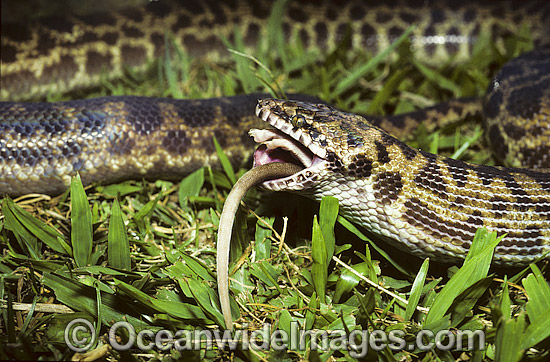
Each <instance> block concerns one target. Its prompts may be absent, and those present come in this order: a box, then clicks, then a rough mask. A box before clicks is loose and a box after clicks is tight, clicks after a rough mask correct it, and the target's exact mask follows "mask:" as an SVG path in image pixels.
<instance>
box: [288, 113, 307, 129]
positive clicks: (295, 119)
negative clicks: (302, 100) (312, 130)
mask: <svg viewBox="0 0 550 362" xmlns="http://www.w3.org/2000/svg"><path fill="white" fill-rule="evenodd" d="M290 123H292V126H293V127H295V128H300V127H303V126H304V125H305V124H306V119H305V117H304V116H302V115H301V114H295V115H294V116H292V118H291V119H290Z"/></svg>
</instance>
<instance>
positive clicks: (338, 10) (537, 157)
mask: <svg viewBox="0 0 550 362" xmlns="http://www.w3.org/2000/svg"><path fill="white" fill-rule="evenodd" d="M221 4H222V3H220V2H215V1H212V2H205V3H203V2H183V4H182V6H178V7H174V5H173V3H172V2H152V3H151V4H149V5H148V6H147V7H144V8H142V9H138V10H135V11H133V12H128V11H125V12H120V13H117V14H108V15H107V14H100V15H95V16H84V17H68V18H67V19H65V20H64V21H63V22H58V23H57V24H56V23H55V22H51V21H50V22H48V21H45V22H43V23H39V24H38V25H36V26H31V25H29V26H25V27H23V28H17V29H15V28H14V27H13V26H11V25H9V24H8V25H6V24H2V43H1V44H2V52H1V57H2V65H1V66H2V69H1V70H2V90H1V92H2V93H1V96H2V100H8V99H9V100H10V101H9V102H2V103H0V134H1V138H0V167H1V169H0V194H9V195H19V194H23V193H29V192H46V193H58V192H61V191H63V189H64V188H66V185H67V184H68V181H69V179H70V176H71V175H72V174H74V173H75V172H76V171H78V172H79V173H80V174H81V177H82V179H83V181H84V182H85V183H90V182H95V181H101V182H113V181H116V180H120V179H124V178H135V177H142V176H143V175H149V176H151V177H166V176H173V177H178V176H180V175H182V174H185V173H187V172H189V171H190V170H191V169H195V168H196V167H199V166H200V165H204V164H208V163H213V161H214V159H215V152H214V147H213V145H212V142H211V139H212V136H216V138H217V139H218V141H220V143H221V145H222V147H224V150H225V151H226V153H227V154H228V155H229V156H230V158H231V159H232V160H233V161H234V162H240V161H242V160H243V159H245V158H246V157H247V154H250V148H249V149H248V151H247V144H248V143H249V142H250V141H249V139H248V136H247V135H246V132H247V130H248V129H250V128H252V127H258V124H261V125H263V123H262V122H260V121H259V120H258V119H257V118H256V117H255V116H254V114H253V109H254V107H255V105H256V101H257V99H258V98H265V95H254V94H253V95H244V96H236V97H225V98H216V99H209V100H172V99H166V98H145V97H133V96H126V97H105V98H97V99H88V100H78V101H68V102H56V103H47V102H42V103H25V102H14V101H18V100H21V99H23V98H26V99H28V98H31V99H35V98H41V97H43V96H44V95H46V94H48V93H49V92H51V91H52V90H58V89H60V88H63V89H78V88H81V87H85V86H89V85H91V84H93V83H95V82H97V81H98V80H99V79H100V78H101V76H102V69H106V68H110V69H113V72H112V73H111V74H113V76H117V74H118V75H120V73H122V72H123V69H124V67H125V66H128V65H129V66H135V67H137V68H140V67H143V66H144V65H145V64H146V63H148V62H149V60H150V59H151V58H154V57H155V55H156V54H159V53H161V52H163V51H164V45H165V40H164V39H165V32H166V29H167V28H168V29H170V31H172V32H173V35H174V39H175V41H176V42H177V43H178V44H179V45H180V46H181V47H182V48H183V49H186V50H188V51H189V52H190V53H192V54H195V55H199V56H200V55H207V56H211V57H212V58H213V59H216V58H217V57H221V58H223V49H224V46H223V44H222V43H220V41H219V40H218V39H219V38H218V37H217V36H218V35H226V36H228V37H229V36H230V35H231V34H233V31H234V29H235V24H238V25H239V27H240V30H241V34H242V35H243V39H244V40H245V41H246V43H247V44H250V45H252V44H253V43H255V42H256V40H257V39H258V37H260V36H268V35H267V33H266V29H265V27H264V26H263V24H264V23H265V22H266V19H267V18H268V16H269V7H268V6H267V5H266V3H264V2H262V1H259V2H253V3H252V2H243V1H238V0H235V1H234V2H228V3H224V4H223V5H221ZM516 5H517V3H516V2H513V1H508V2H498V3H492V2H488V3H487V4H485V3H483V4H465V5H463V6H460V7H457V6H454V5H453V2H451V1H449V2H443V3H440V2H438V3H437V4H430V5H429V6H430V7H427V5H426V4H425V3H422V2H419V3H416V2H413V3H411V4H408V3H402V2H399V1H396V2H395V4H390V5H380V6H379V7H377V8H376V9H373V10H372V11H369V8H368V3H366V2H362V1H350V2H348V3H346V4H345V5H343V6H342V5H339V4H338V3H337V2H330V1H324V2H321V3H316V2H303V3H302V2H291V3H289V4H288V5H287V6H286V7H285V10H284V12H283V13H282V16H281V19H282V24H283V29H285V34H286V36H287V38H288V39H292V38H299V39H301V41H302V42H303V43H304V45H305V46H311V47H315V46H323V47H328V48H330V47H331V46H334V45H335V44H337V43H338V42H339V41H341V40H342V39H344V38H345V37H346V34H351V37H350V41H351V43H352V45H353V46H355V47H363V48H365V49H369V50H371V51H373V52H376V51H378V50H379V49H381V48H383V47H385V46H386V45H387V44H389V43H390V42H391V41H392V39H394V38H395V37H396V36H398V35H399V34H401V33H402V32H403V31H404V30H405V29H406V28H407V27H408V26H409V25H410V24H412V23H414V24H417V25H418V26H417V27H416V28H415V29H414V30H413V36H412V39H413V47H415V48H416V49H415V53H416V54H417V56H418V57H419V58H422V59H428V61H430V60H431V61H432V62H438V61H440V59H442V58H446V59H448V58H449V55H451V56H452V57H454V60H456V61H459V60H460V59H461V58H464V57H468V55H469V54H470V52H471V49H472V47H473V44H474V39H475V37H476V36H478V35H479V34H481V33H484V32H489V31H490V32H491V33H492V34H493V35H494V36H495V37H496V40H495V41H496V44H497V46H499V39H501V37H502V36H504V37H505V35H506V33H507V32H517V31H518V30H519V29H521V28H522V27H524V26H526V25H528V26H529V28H530V29H531V34H532V36H533V38H534V41H535V44H536V46H537V50H536V51H535V52H534V53H530V54H527V55H525V56H524V57H520V58H518V60H516V61H515V62H513V63H511V64H510V65H508V66H507V68H506V67H505V68H503V69H502V70H501V72H500V73H499V74H498V75H497V77H496V78H495V80H494V81H493V82H492V84H491V86H490V88H489V92H488V96H487V99H486V101H485V104H484V113H485V114H486V115H487V116H488V117H487V118H488V122H487V123H486V128H487V131H488V134H489V138H490V139H491V140H493V141H495V142H493V147H494V148H495V149H496V151H497V152H498V153H499V154H500V155H501V156H503V158H510V157H514V160H518V161H517V162H521V164H522V165H527V166H530V167H538V168H550V166H549V163H550V157H549V156H548V155H549V154H550V149H549V143H548V139H550V127H549V126H548V124H549V114H550V111H549V102H550V95H549V89H550V80H549V74H550V71H549V62H548V59H549V58H550V57H549V51H548V47H547V46H545V45H544V43H545V41H548V39H549V38H550V37H549V36H548V35H549V34H548V32H549V31H548V29H550V24H549V22H550V20H549V18H550V15H549V14H550V10H549V9H550V6H549V5H548V4H547V3H546V2H544V1H532V2H526V3H523V4H522V6H521V8H518V9H516V8H515V6H516ZM392 9H398V11H394V10H392ZM373 24H378V25H380V27H379V28H377V29H375V28H374V27H373ZM502 45H503V43H502V42H501V44H500V46H502ZM306 100H307V99H306ZM452 110H453V111H455V109H452ZM456 111H458V107H457V109H456ZM503 114H508V115H509V116H507V117H503V116H502V115H503ZM258 115H259V116H260V117H261V118H262V119H263V120H264V121H265V120H267V121H268V123H270V124H271V125H272V126H274V127H275V128H277V129H279V131H274V130H265V129H263V130H256V131H254V132H253V133H252V134H253V136H254V138H255V140H256V141H258V142H259V143H261V144H262V146H260V148H259V151H256V156H255V159H256V162H257V163H258V164H262V163H270V162H272V161H273V158H274V157H275V156H274V153H272V152H271V151H269V150H271V149H273V148H279V149H283V150H286V151H289V152H290V153H291V154H292V155H293V157H294V158H295V159H296V160H297V161H296V160H295V161H294V162H299V163H301V164H302V165H303V166H305V167H306V169H305V170H304V171H301V172H299V173H297V174H296V175H294V176H291V177H290V178H283V179H277V180H272V181H268V182H266V183H264V186H265V187H268V188H271V189H273V190H280V189H287V190H294V191H297V192H300V193H301V194H304V195H307V196H310V197H312V198H315V199H320V198H321V197H322V196H323V195H333V196H336V197H338V198H339V199H340V202H341V210H342V212H343V213H344V215H347V216H348V217H349V218H350V219H351V220H353V221H355V222H356V223H358V224H360V225H363V226H365V227H366V228H367V229H369V230H371V231H372V232H374V233H377V234H380V235H381V236H383V237H385V238H387V239H388V240H390V241H391V242H393V243H395V244H396V245H398V246H400V247H402V248H404V249H406V250H408V251H410V252H412V253H414V254H417V255H423V256H425V255H434V256H436V257H437V258H438V259H439V260H456V259H457V258H463V257H464V255H465V253H466V252H467V250H468V248H469V245H470V242H471V240H472V238H473V233H474V232H475V229H477V228H478V227H481V226H486V227H487V228H489V229H491V230H495V231H497V232H498V233H499V234H502V233H507V234H508V236H507V237H506V238H505V240H504V241H503V242H502V243H501V245H500V246H499V247H497V249H496V251H495V261H496V262H498V263H500V264H506V265H520V264H525V263H529V262H531V261H533V260H535V259H536V258H537V257H540V256H541V255H543V254H544V253H545V252H547V251H548V249H549V244H550V180H549V176H548V173H545V172H543V171H534V170H527V169H516V168H514V169H511V168H495V167H488V166H476V165H470V164H466V163H464V162H461V161H456V160H451V159H447V158H442V157H440V156H435V155H432V154H429V153H426V152H423V151H418V150H414V149H412V148H409V147H408V146H406V145H405V144H404V143H401V142H400V141H398V140H397V139H395V138H394V137H392V136H390V135H389V134H387V133H385V132H383V131H382V129H381V128H380V127H378V126H382V127H384V123H385V121H386V120H389V118H388V119H385V120H380V119H374V118H373V119H372V120H371V121H372V122H371V123H369V122H368V120H366V119H364V118H362V117H361V116H357V115H352V114H347V113H343V112H340V111H338V110H336V109H334V108H332V107H330V106H326V105H319V104H316V103H315V104H314V103H310V102H297V101H292V102H290V101H289V102H283V101H273V100H265V101H261V102H260V105H259V108H258ZM502 118H505V119H508V120H511V121H509V122H508V123H505V122H504V123H503V122H502ZM398 119H400V118H399V117H395V118H393V120H394V121H395V120H398ZM401 119H403V116H401ZM522 121H523V123H521V122H522ZM395 124H397V125H398V126H399V122H397V123H395V122H394V125H395ZM263 126H264V128H265V125H263ZM520 136H521V137H520ZM516 139H517V140H516ZM504 140H506V141H517V142H513V143H505V142H504ZM296 141H298V142H296ZM247 152H248V153H247ZM514 153H515V154H516V156H509V155H512V154H514ZM276 157H279V155H277V156H276Z"/></svg>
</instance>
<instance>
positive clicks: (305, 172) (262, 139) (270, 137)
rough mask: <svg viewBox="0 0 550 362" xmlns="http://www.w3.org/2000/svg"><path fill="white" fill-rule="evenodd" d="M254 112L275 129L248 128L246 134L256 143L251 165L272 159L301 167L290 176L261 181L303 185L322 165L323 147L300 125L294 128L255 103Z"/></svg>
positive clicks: (280, 187) (284, 186) (280, 186)
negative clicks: (256, 146)
mask: <svg viewBox="0 0 550 362" xmlns="http://www.w3.org/2000/svg"><path fill="white" fill-rule="evenodd" d="M256 114H257V116H258V117H260V118H261V119H262V120H263V121H265V122H267V123H269V124H270V125H271V126H273V127H274V128H275V129H251V130H250V131H249V134H250V135H251V136H252V137H253V138H254V141H255V142H257V143H259V144H260V146H259V147H258V148H257V149H256V151H255V152H254V167H257V166H261V165H265V164H268V163H273V162H289V163H294V164H296V165H299V166H300V167H302V168H303V169H302V170H301V171H300V172H298V173H295V174H293V175H292V176H288V177H284V178H280V179H273V180H268V181H265V182H264V183H262V186H263V187H264V188H267V189H271V190H274V191H279V190H283V189H303V188H305V187H307V185H308V183H307V182H306V181H307V180H308V179H311V178H312V177H314V175H315V174H316V173H317V172H318V171H319V169H321V168H323V167H324V166H326V164H327V162H326V160H325V159H324V158H325V156H326V151H325V150H323V149H322V148H320V147H318V146H317V145H316V144H314V143H313V142H312V140H311V137H310V136H309V135H308V134H307V133H306V132H304V131H303V130H302V129H300V128H294V127H293V126H292V125H290V124H289V123H288V122H287V121H286V120H284V119H283V118H281V117H280V116H278V115H275V114H273V113H271V112H269V111H268V110H266V109H264V108H260V107H257V108H256Z"/></svg>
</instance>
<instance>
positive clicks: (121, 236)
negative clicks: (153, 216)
mask: <svg viewBox="0 0 550 362" xmlns="http://www.w3.org/2000/svg"><path fill="white" fill-rule="evenodd" d="M107 248H108V249H107V255H108V259H109V266H111V267H113V268H116V269H121V270H126V271H130V270H131V268H132V265H131V261H130V244H129V243H128V234H127V233H126V227H125V226H124V218H123V216H122V211H121V210H120V204H119V202H118V200H117V199H115V202H113V207H112V209H111V220H110V221H109V234H108V236H107Z"/></svg>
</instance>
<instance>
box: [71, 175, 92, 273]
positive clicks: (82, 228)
mask: <svg viewBox="0 0 550 362" xmlns="http://www.w3.org/2000/svg"><path fill="white" fill-rule="evenodd" d="M92 234H93V232H92V211H91V210H90V205H89V204H88V199H87V197H86V192H85V191H84V187H83V186H82V181H81V180H80V175H78V174H77V175H76V176H75V177H73V178H72V179H71V243H72V245H73V252H74V260H75V262H76V265H78V266H79V267H82V266H86V265H88V264H89V263H90V260H91V256H92V241H93V235H92Z"/></svg>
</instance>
